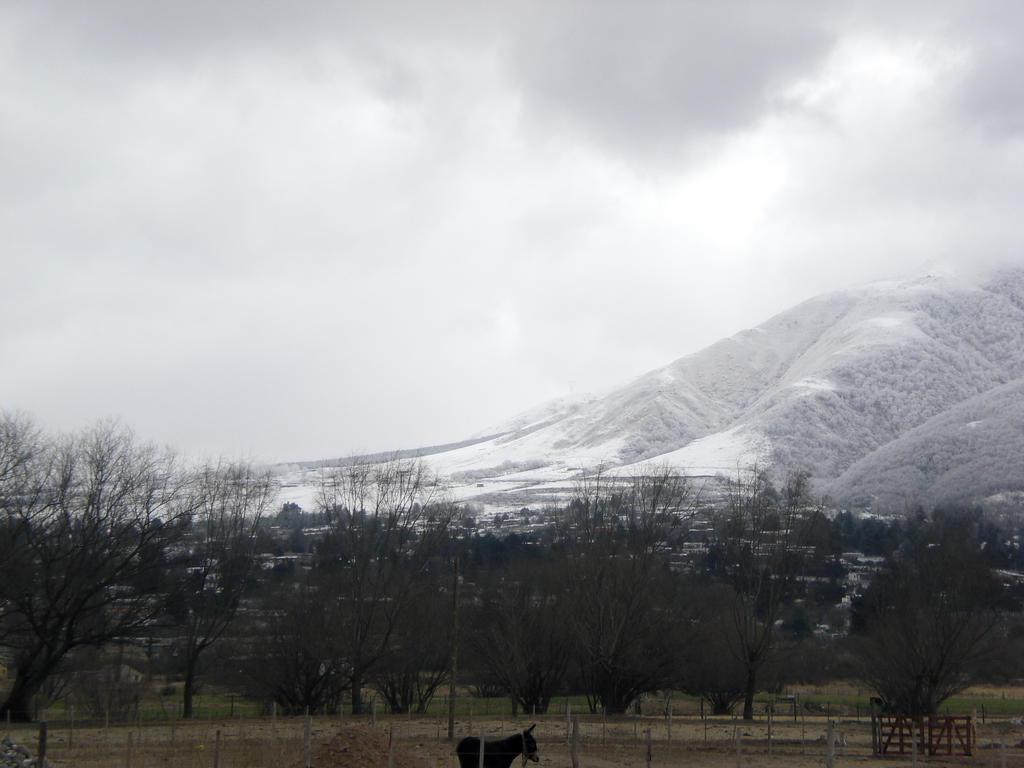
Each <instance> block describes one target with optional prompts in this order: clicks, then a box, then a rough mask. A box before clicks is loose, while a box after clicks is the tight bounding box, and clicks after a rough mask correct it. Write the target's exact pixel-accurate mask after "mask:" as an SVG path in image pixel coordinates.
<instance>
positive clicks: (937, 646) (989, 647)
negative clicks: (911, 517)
mask: <svg viewBox="0 0 1024 768" xmlns="http://www.w3.org/2000/svg"><path fill="white" fill-rule="evenodd" d="M972 527H973V524H972V523H971V521H969V520H967V519H965V518H959V519H954V520H950V521H943V522H941V523H929V522H924V521H922V522H918V523H917V524H916V526H915V527H914V529H913V530H912V537H911V538H910V540H909V541H908V542H907V543H906V544H905V546H904V547H903V548H901V550H899V551H898V552H897V553H896V555H895V556H893V557H891V558H889V560H888V562H887V563H886V566H885V568H884V569H883V570H882V571H880V572H879V573H878V574H877V575H876V577H875V578H874V579H873V580H872V582H871V585H870V587H869V588H868V590H867V592H866V593H865V595H864V598H863V600H862V601H861V602H860V604H859V605H858V606H856V611H855V616H854V630H855V633H854V646H853V647H854V650H855V653H856V657H857V660H858V663H859V667H860V673H861V676H862V677H863V679H864V680H865V681H866V682H867V683H868V684H870V685H871V686H872V687H873V688H874V689H875V691H877V692H878V695H879V696H880V697H881V698H882V700H883V701H884V702H885V704H886V706H887V708H889V709H890V710H892V711H895V712H899V713H901V714H909V715H915V716H916V715H931V714H934V713H935V712H936V711H937V710H938V707H939V705H940V704H941V703H942V702H943V701H945V700H946V699H947V698H949V697H950V696H952V695H953V694H955V693H958V692H959V691H961V690H963V689H964V688H965V687H967V685H969V684H970V682H971V680H972V674H974V673H976V671H977V667H978V665H979V663H981V662H983V661H984V660H985V659H986V657H987V656H988V654H989V653H991V652H992V651H993V649H994V647H997V646H998V643H997V642H996V641H998V640H999V639H1000V634H999V632H1000V628H1001V612H1000V610H999V607H1000V605H999V603H1000V599H1001V589H1000V587H999V584H998V583H997V581H996V579H995V578H994V576H993V574H992V570H991V565H990V563H989V561H988V558H987V557H986V553H985V552H984V551H983V550H982V549H981V548H980V547H979V546H978V542H977V539H976V538H975V536H974V535H973V532H972Z"/></svg>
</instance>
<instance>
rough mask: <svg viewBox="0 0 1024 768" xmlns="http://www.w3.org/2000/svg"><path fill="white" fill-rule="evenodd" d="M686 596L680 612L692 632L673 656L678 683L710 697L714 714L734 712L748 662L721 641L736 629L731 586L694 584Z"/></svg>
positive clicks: (690, 692) (690, 690) (744, 681)
mask: <svg viewBox="0 0 1024 768" xmlns="http://www.w3.org/2000/svg"><path fill="white" fill-rule="evenodd" d="M684 597H685V604H684V605H682V606H680V608H679V609H678V611H677V613H678V614H682V618H683V619H684V620H687V621H688V622H689V630H690V632H691V634H690V635H689V636H688V637H686V638H685V640H684V642H681V643H680V644H679V649H678V652H677V653H676V654H675V656H674V658H675V660H676V667H675V668H676V670H677V671H676V676H675V678H674V683H675V687H677V688H678V689H679V690H681V691H684V692H686V693H688V694H690V695H692V696H699V697H700V698H702V699H704V700H705V701H707V702H708V704H710V705H711V711H712V714H715V715H728V714H731V713H732V710H733V707H734V706H735V705H736V703H737V702H739V701H742V700H743V697H744V693H745V692H746V685H747V673H746V667H745V665H744V664H742V663H740V661H739V659H737V657H736V654H734V653H733V652H732V650H731V649H730V647H729V645H728V644H727V643H723V642H722V639H723V638H725V637H728V635H729V633H730V632H731V631H732V630H733V611H732V603H733V595H732V590H731V589H730V588H729V587H728V586H727V585H725V584H710V585H691V586H690V589H687V590H686V591H685V592H684Z"/></svg>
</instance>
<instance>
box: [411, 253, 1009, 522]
mask: <svg viewBox="0 0 1024 768" xmlns="http://www.w3.org/2000/svg"><path fill="white" fill-rule="evenodd" d="M968 424H973V425H974V426H972V427H967V426H965V425H968ZM965 430H968V431H967V432H965ZM489 432H490V434H491V435H495V433H498V434H496V436H492V437H490V438H488V439H483V440H479V441H477V442H472V443H470V444H466V445H463V446H462V447H458V448H455V449H454V450H450V451H442V452H439V453H434V454H432V455H430V456H428V457H427V458H426V459H425V460H426V461H427V462H428V464H430V465H431V466H432V467H433V468H434V469H435V470H436V471H437V472H439V473H440V474H441V475H442V476H445V477H447V478H449V479H450V480H451V482H452V484H453V485H452V487H453V489H454V492H455V494H456V496H457V497H460V498H477V499H479V500H480V501H481V502H483V503H487V504H493V505H500V504H508V505H511V504H519V503H522V501H523V500H524V499H530V498H532V499H537V498H544V497H545V495H548V494H551V495H556V494H557V492H558V489H559V488H561V489H562V490H564V489H565V487H566V486H567V485H568V484H570V483H571V479H572V478H573V477H574V476H575V475H577V474H578V473H579V472H580V471H581V470H585V469H593V468H595V467H597V466H599V465H600V466H603V467H605V468H609V469H610V471H613V472H616V473H625V474H630V473H635V472H640V471H643V470H644V469H645V468H648V467H649V466H651V465H658V464H665V463H667V464H671V465H673V466H677V467H679V468H681V469H682V470H683V471H685V472H687V473H690V474H694V475H713V474H719V473H729V472H734V471H736V470H737V469H738V468H743V467H747V466H750V465H751V464H753V463H758V464H761V465H765V466H772V467H775V468H776V469H777V470H779V471H780V472H781V471H785V470H788V469H795V468H804V469H807V470H809V471H810V472H811V474H812V476H813V478H814V480H815V483H816V486H817V488H818V489H819V490H820V491H822V492H828V493H831V494H833V495H834V496H835V497H836V498H837V499H838V500H840V501H846V500H851V501H857V502H859V503H864V504H872V503H874V504H882V503H887V504H896V503H914V502H917V501H920V502H926V503H938V502H940V501H949V500H978V499H984V498H989V497H995V496H1001V495H1005V494H1006V493H1013V492H1016V491H1024V467H1022V466H1021V465H1022V459H1021V457H1022V456H1024V271H1022V270H1004V271H1001V272H997V273H994V274H992V275H991V276H989V277H988V278H986V279H983V280H973V281H965V280H962V279H959V278H955V277H951V276H930V277H926V278H922V279H917V280H911V281H904V282H892V281H890V282H886V283H877V284H872V285H868V286H863V287H860V288H856V289H851V290H845V291H837V292H833V293H829V294H825V295H822V296H818V297H815V298H812V299H810V300H808V301H805V302H803V303H801V304H799V305H797V306H795V307H793V308H791V309H789V310H787V311H784V312H782V313H780V314H778V315H776V316H774V317H772V318H770V319H768V320H767V321H765V322H764V323H762V324H761V325H759V326H757V327H756V328H752V329H749V330H745V331H742V332H740V333H738V334H736V335H734V336H732V337H729V338H726V339H723V340H721V341H719V342H717V343H715V344H712V345H711V346H709V347H707V348H705V349H704V350H701V351H699V352H696V353H694V354H692V355H688V356H686V357H683V358H680V359H678V360H675V361H673V362H671V363H669V364H668V365H666V366H664V367H663V368H659V369H656V370H653V371H650V372H648V373H645V374H643V375H641V376H639V377H638V378H636V379H634V380H633V381H631V382H629V383H627V384H625V385H623V386H620V387H617V388H614V389H612V390H611V391H609V392H607V393H605V394H603V395H601V396H592V397H576V398H570V399H563V400H560V401H555V402H553V403H549V404H545V405H542V406H540V407H539V408H537V409H533V410H531V411H529V412H527V413H525V414H522V415H521V416H519V417H515V418H513V419H511V420H510V421H509V422H507V423H506V424H505V425H502V426H500V427H498V428H496V429H494V430H490V431H489ZM485 434H486V433H485ZM967 436H970V437H971V439H967ZM940 446H941V450H940V449H939V447H940ZM932 448H935V450H931V449H932ZM924 456H932V459H931V461H930V462H929V461H926V460H925V459H923V458H922V457H924ZM966 468H970V471H967V469H966Z"/></svg>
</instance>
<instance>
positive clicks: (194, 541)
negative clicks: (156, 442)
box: [177, 462, 276, 718]
mask: <svg viewBox="0 0 1024 768" xmlns="http://www.w3.org/2000/svg"><path fill="white" fill-rule="evenodd" d="M190 493H191V494H192V503H191V505H190V506H191V507H192V510H193V512H192V516H191V526H190V536H189V538H188V548H189V552H188V557H187V558H186V560H185V566H186V567H185V569H184V573H183V574H182V582H181V584H180V587H179V589H180V593H179V594H180V602H179V603H178V605H177V608H178V611H179V615H180V626H181V629H182V637H181V643H180V650H181V653H182V664H183V668H184V669H183V671H184V685H183V697H182V717H185V718H190V717H192V711H193V710H192V701H193V697H194V695H195V685H196V680H197V676H198V674H199V663H200V659H201V656H202V655H203V653H204V652H205V651H206V650H207V649H208V648H209V647H210V646H211V645H213V644H214V643H215V642H216V641H217V640H218V639H219V638H220V637H221V636H222V635H223V634H224V632H225V631H226V630H227V628H228V627H229V626H230V625H231V622H232V621H233V620H234V618H235V615H236V613H237V612H238V606H239V603H240V602H241V599H242V595H243V592H244V591H245V588H246V583H247V581H248V580H249V578H250V576H251V574H252V571H253V569H254V567H255V554H256V552H255V551H254V546H255V543H256V535H257V533H258V531H259V525H260V521H261V519H262V518H263V515H264V513H265V512H266V510H267V508H268V507H269V505H270V504H271V503H272V502H273V499H274V497H275V495H276V485H275V483H274V482H273V479H272V478H271V477H270V475H269V474H268V473H267V472H258V471H256V470H255V469H254V468H253V467H252V466H250V465H248V464H242V463H234V464H233V463H224V462H221V463H219V464H216V465H212V466H205V467H203V468H201V469H199V470H198V471H197V472H195V474H194V475H193V477H192V483H191V486H190Z"/></svg>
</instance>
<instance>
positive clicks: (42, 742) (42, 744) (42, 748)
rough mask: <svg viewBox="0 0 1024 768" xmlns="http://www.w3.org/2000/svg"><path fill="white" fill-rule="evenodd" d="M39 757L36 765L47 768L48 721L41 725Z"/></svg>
mask: <svg viewBox="0 0 1024 768" xmlns="http://www.w3.org/2000/svg"><path fill="white" fill-rule="evenodd" d="M38 752H39V755H38V759H37V760H36V765H41V766H43V767H44V768H45V766H46V721H45V720H43V722H41V723H40V724H39V750H38Z"/></svg>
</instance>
